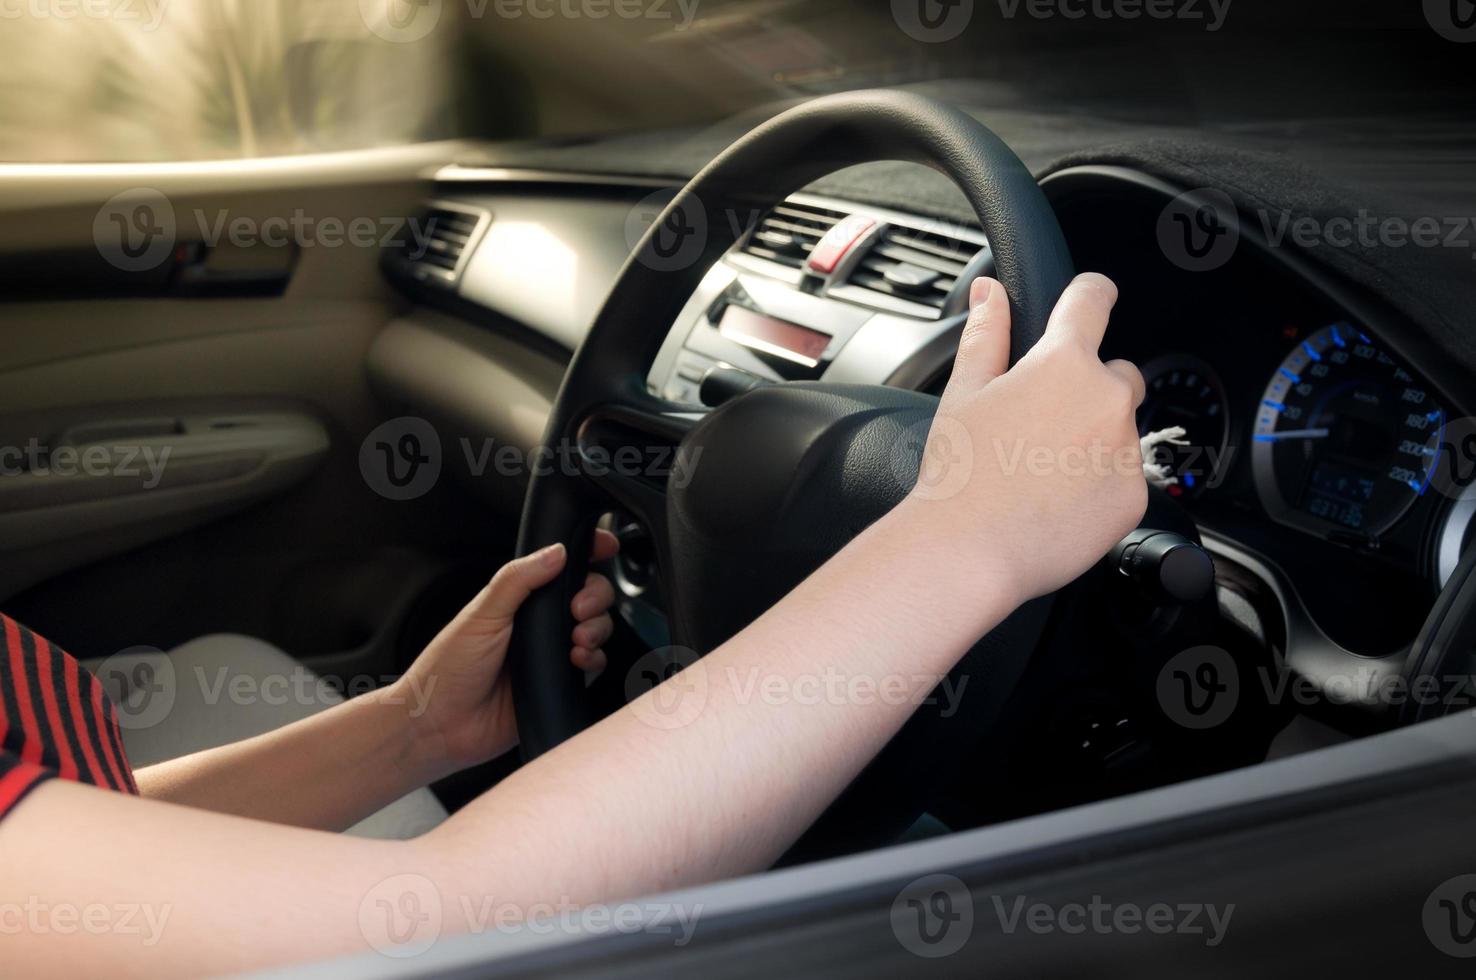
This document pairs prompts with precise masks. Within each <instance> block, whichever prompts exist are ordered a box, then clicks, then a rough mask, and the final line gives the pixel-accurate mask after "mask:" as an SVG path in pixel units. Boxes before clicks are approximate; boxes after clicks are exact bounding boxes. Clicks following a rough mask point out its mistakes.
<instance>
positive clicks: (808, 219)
mask: <svg viewBox="0 0 1476 980" xmlns="http://www.w3.org/2000/svg"><path fill="white" fill-rule="evenodd" d="M845 217H846V213H845V212H844V211H834V210H832V209H830V208H822V207H817V206H815V205H812V204H795V203H792V202H791V203H787V204H781V205H779V206H778V207H776V208H775V209H774V210H773V211H770V212H769V213H768V214H767V215H766V216H765V217H764V220H763V221H762V222H760V223H759V226H758V228H757V229H755V230H754V233H753V237H752V238H750V239H749V240H748V244H747V245H745V246H744V247H743V251H744V252H745V253H747V254H749V255H754V256H757V257H758V258H761V259H768V260H769V261H770V262H777V263H779V264H780V265H783V266H787V267H789V268H791V269H799V268H802V267H803V266H804V264H805V259H807V258H809V255H810V252H811V251H813V250H814V248H815V244H816V243H817V242H819V241H820V239H822V238H824V237H825V233H826V232H827V231H829V230H830V229H831V228H832V227H833V226H834V225H835V223H836V222H837V221H840V220H841V219H843V218H845Z"/></svg>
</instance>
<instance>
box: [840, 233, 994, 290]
mask: <svg viewBox="0 0 1476 980" xmlns="http://www.w3.org/2000/svg"><path fill="white" fill-rule="evenodd" d="M983 248H984V246H983V245H981V244H978V243H977V242H972V241H968V240H966V239H964V238H959V237H955V236H952V235H943V234H938V233H936V232H930V231H921V230H918V229H915V228H904V227H901V226H899V225H893V226H891V227H889V228H887V229H886V230H885V231H884V232H882V235H881V238H880V239H879V240H878V241H877V243H876V244H875V245H873V246H872V247H871V250H870V251H869V252H867V253H866V255H865V256H863V257H862V259H861V261H860V262H859V263H857V265H856V269H855V271H853V272H852V273H851V276H850V279H849V280H848V282H849V284H850V285H852V286H859V287H860V288H862V289H866V290H870V291H871V292H874V293H880V294H882V295H884V296H890V297H893V298H894V299H899V300H906V301H907V302H911V303H919V304H921V305H923V306H929V307H932V308H933V309H935V310H941V309H942V308H943V305H944V303H946V302H947V300H948V295H949V294H950V293H951V292H953V287H954V286H956V285H958V280H959V279H960V278H961V277H962V276H963V274H964V270H965V269H967V268H968V265H969V263H970V262H972V261H973V259H974V256H976V255H978V254H979V252H980V250H981V249H983Z"/></svg>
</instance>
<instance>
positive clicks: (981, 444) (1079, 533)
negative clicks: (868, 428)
mask: <svg viewBox="0 0 1476 980" xmlns="http://www.w3.org/2000/svg"><path fill="white" fill-rule="evenodd" d="M1116 302H1117V287H1116V286H1115V285H1113V283H1112V281H1111V280H1109V279H1107V278H1106V277H1104V276H1100V275H1096V274H1094V273H1088V274H1086V275H1082V276H1078V277H1077V278H1076V279H1075V280H1074V281H1073V282H1072V283H1071V285H1070V286H1069V287H1068V288H1067V289H1066V292H1065V293H1064V294H1063V295H1062V296H1061V300H1060V302H1059V303H1057V304H1056V309H1055V312H1053V313H1052V314H1051V319H1050V324H1049V325H1048V326H1047V328H1046V333H1045V336H1044V337H1043V338H1042V339H1041V341H1040V342H1039V343H1038V344H1036V345H1035V347H1034V348H1033V349H1032V350H1031V351H1030V353H1029V354H1027V355H1026V356H1025V357H1024V358H1022V359H1021V360H1020V362H1019V363H1018V364H1016V365H1015V366H1014V367H1013V368H1011V367H1010V366H1009V357H1010V304H1009V298H1008V296H1007V295H1006V294H1005V288H1004V286H1003V285H1001V284H1000V283H999V282H996V281H995V280H993V279H979V280H977V281H976V282H975V283H974V284H973V288H972V291H971V294H970V305H971V308H972V309H971V312H970V315H969V321H968V324H967V326H965V327H964V333H963V339H962V341H961V344H960V347H959V353H958V362H957V364H956V366H955V367H954V370H953V377H952V379H951V380H950V381H949V383H948V388H947V390H946V391H945V392H944V394H943V401H942V404H941V405H940V406H939V408H938V415H937V418H936V420H935V421H934V424H933V428H932V431H931V434H930V437H929V441H928V446H927V449H926V450H925V456H924V462H923V475H922V479H920V480H919V482H918V486H917V488H916V489H915V490H914V491H913V493H912V496H911V497H910V498H909V500H908V502H907V503H906V504H905V505H904V507H905V508H906V509H908V510H910V511H911V512H912V514H911V515H910V519H916V520H921V521H924V522H926V523H928V524H930V525H932V527H931V530H932V531H934V532H936V533H933V534H930V535H929V536H928V540H935V541H950V542H954V543H956V545H958V546H961V547H958V546H954V547H951V550H952V551H953V552H956V554H955V555H954V557H955V558H956V559H957V560H959V561H961V562H963V564H964V566H965V567H964V568H962V569H960V570H959V574H965V575H968V574H970V573H971V572H975V573H980V574H988V575H989V576H990V578H991V580H993V581H1004V582H1008V583H1011V587H1012V588H1013V589H1014V590H1015V592H1016V593H1017V594H1016V595H1014V596H1013V597H1012V598H1013V599H1014V600H1016V601H1017V602H1024V601H1026V600H1028V599H1032V598H1034V597H1036V596H1040V595H1045V594H1047V593H1050V592H1054V591H1055V590H1057V589H1059V588H1061V587H1062V586H1064V585H1066V584H1067V583H1069V582H1071V581H1073V580H1074V579H1076V578H1077V577H1079V576H1080V575H1081V574H1082V573H1084V572H1085V571H1086V570H1087V569H1088V568H1090V567H1091V566H1092V564H1093V563H1095V562H1096V561H1097V560H1098V559H1100V558H1101V557H1102V556H1103V555H1104V554H1106V553H1107V551H1108V550H1109V549H1111V547H1112V546H1113V545H1114V544H1116V543H1117V542H1118V541H1119V540H1121V539H1122V537H1123V536H1124V535H1126V534H1127V533H1128V532H1129V531H1131V530H1132V529H1133V528H1134V527H1136V526H1137V524H1138V522H1139V521H1140V520H1141V519H1142V516H1143V512H1144V510H1145V508H1146V507H1147V502H1148V487H1147V483H1146V482H1145V480H1144V478H1143V461H1142V453H1141V450H1140V448H1139V445H1138V431H1137V425H1136V422H1135V420H1134V415H1135V412H1136V410H1137V407H1138V406H1139V405H1140V404H1141V403H1142V401H1143V393H1144V387H1143V376H1142V375H1141V374H1139V372H1138V369H1137V368H1136V367H1134V366H1133V365H1132V364H1130V363H1128V362H1127V361H1111V362H1109V363H1106V364H1103V363H1102V361H1101V359H1100V358H1099V357H1098V354H1097V349H1098V347H1099V346H1100V345H1101V343H1102V337H1103V335H1104V334H1105V332H1106V330H1107V320H1108V317H1109V316H1110V315H1111V312H1112V307H1113V305H1114V304H1115V303H1116Z"/></svg>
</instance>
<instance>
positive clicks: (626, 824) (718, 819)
mask: <svg viewBox="0 0 1476 980" xmlns="http://www.w3.org/2000/svg"><path fill="white" fill-rule="evenodd" d="M930 506H933V505H932V504H929V503H925V502H915V503H911V502H910V503H909V504H908V505H905V506H904V507H902V508H900V509H899V510H897V511H895V512H894V513H893V514H891V515H888V516H887V517H886V518H884V519H883V520H882V521H881V522H879V523H878V524H877V525H876V526H874V527H873V528H871V529H870V530H868V531H867V532H866V533H864V534H863V535H861V536H860V537H858V538H857V539H856V540H855V541H854V542H852V544H851V545H850V546H848V547H847V548H846V549H845V550H844V551H842V552H841V553H840V554H839V555H838V556H837V557H836V558H835V559H833V560H832V561H831V562H829V563H828V564H827V565H826V566H825V567H823V568H822V569H820V570H819V571H818V572H816V573H815V574H814V575H813V576H812V577H811V578H810V579H809V580H807V581H806V582H805V583H804V584H802V585H801V586H800V587H799V588H797V589H796V590H795V591H794V592H793V593H791V594H790V595H789V596H787V597H786V598H785V599H784V600H783V601H782V602H780V603H779V604H778V605H777V606H775V607H774V608H773V609H772V610H770V611H769V612H768V613H767V614H765V615H764V616H763V617H761V618H760V619H759V620H758V621H757V622H755V623H754V624H753V625H751V626H750V627H749V628H748V629H746V630H744V631H743V632H742V633H741V634H740V635H739V636H737V637H735V638H734V639H733V640H732V641H730V642H729V643H727V644H725V645H724V646H723V647H721V648H719V649H718V650H716V651H714V652H713V653H712V654H710V655H709V656H707V657H706V658H704V659H703V660H701V661H699V662H698V664H697V665H696V666H694V667H691V668H689V669H688V671H687V672H684V673H683V675H682V676H680V677H678V678H676V679H675V680H674V681H672V682H669V683H671V684H677V685H685V686H686V689H687V690H689V691H690V692H691V693H689V694H688V695H687V696H686V698H685V699H684V700H683V701H682V702H679V703H678V707H677V709H676V710H675V711H673V712H670V713H668V714H667V715H664V716H663V715H657V714H653V713H652V712H651V711H650V710H647V709H649V708H650V707H651V705H650V704H649V701H650V699H652V698H654V697H659V696H661V692H652V693H651V694H648V695H646V697H645V698H644V699H643V701H646V702H648V703H647V704H645V705H643V704H642V703H641V702H639V701H638V702H636V703H635V704H633V705H631V706H628V707H626V708H625V709H622V710H621V711H619V712H617V713H616V714H614V715H612V716H611V717H610V718H608V719H606V720H605V721H603V722H601V723H600V724H599V725H596V726H595V727H594V728H592V729H590V730H589V731H587V732H585V733H584V734H582V735H580V736H579V737H577V738H574V739H572V740H571V741H569V742H568V743H566V744H564V745H563V746H561V747H559V748H558V749H557V750H555V751H554V752H552V753H550V754H549V755H548V756H546V757H545V758H543V759H540V760H539V761H538V762H536V763H535V764H533V765H530V766H527V767H525V768H524V769H522V770H520V771H519V772H518V773H516V774H515V775H514V776H512V777H510V778H509V779H508V780H507V781H505V782H504V783H503V784H502V785H500V786H499V787H498V788H497V789H496V790H495V791H494V792H492V793H491V794H489V795H488V796H486V797H484V798H482V799H481V800H479V801H477V802H476V803H474V804H473V805H472V806H470V807H468V808H467V809H466V810H465V811H463V812H462V813H460V814H458V815H457V816H456V817H454V818H453V819H452V820H451V821H449V822H448V823H447V824H446V825H445V826H444V827H442V828H441V829H439V830H437V831H436V832H434V833H433V834H432V835H430V836H429V837H427V838H425V839H423V841H422V842H421V846H423V847H425V848H428V849H429V853H430V854H431V855H432V857H433V858H435V859H438V860H440V861H441V863H442V864H443V870H442V872H441V873H442V874H443V875H445V876H446V877H447V878H448V879H451V880H457V881H458V885H459V887H461V888H464V889H467V890H475V889H476V887H477V886H478V884H479V883H487V882H492V881H495V882H496V887H497V891H498V894H499V895H500V896H504V897H507V898H508V899H509V900H513V897H514V896H522V897H523V898H524V899H526V900H528V901H540V900H553V899H559V900H567V901H571V902H575V903H579V902H588V901H600V900H607V899H614V898H619V897H622V896H630V895H636V894H644V893H649V892H652V891H656V890H661V889H666V888H671V887H678V886H682V885H686V884H691V883H695V882H700V881H707V880H712V879H716V878H721V877H724V876H728V875H733V874H740V873H744V872H749V871H754V870H758V869H761V868H763V867H766V866H768V865H769V864H771V863H772V862H773V861H774V860H775V859H776V858H778V857H779V855H781V854H782V853H783V852H784V851H785V850H786V849H787V848H788V847H789V846H790V845H791V844H792V843H793V842H794V841H795V840H796V839H797V838H798V836H799V835H800V834H801V833H802V832H803V831H804V829H805V828H806V827H808V826H809V825H810V823H812V822H813V821H814V819H815V818H816V817H818V816H819V815H820V813H821V812H822V811H823V810H824V808H825V807H826V806H827V805H829V803H830V802H831V801H832V800H833V799H834V798H835V797H836V796H837V795H838V794H839V793H840V792H841V791H842V790H843V789H844V788H845V786H846V785H847V784H848V783H849V782H850V781H851V780H852V779H853V778H854V777H855V776H856V775H857V774H858V773H859V772H860V771H861V769H862V767H863V766H864V765H865V764H866V763H867V761H868V760H870V759H871V758H872V757H873V756H874V755H875V754H876V753H877V752H878V751H879V750H880V749H881V748H882V747H883V746H884V745H885V744H886V742H887V741H888V740H889V739H890V738H891V737H892V736H893V735H894V734H895V733H896V732H897V730H898V729H900V728H901V727H902V725H903V723H904V722H905V721H906V720H907V718H908V717H909V716H910V715H911V714H912V712H913V710H914V709H915V707H916V706H917V704H919V703H920V701H921V700H922V699H923V698H924V697H926V696H927V695H928V693H929V692H930V691H931V690H932V689H933V688H934V687H935V686H936V684H937V683H938V682H939V681H940V680H941V678H942V676H943V675H944V674H946V673H947V672H948V671H949V670H950V669H951V668H952V667H953V666H954V664H955V663H957V661H958V660H959V658H961V657H962V656H963V654H964V653H965V652H967V650H968V649H969V648H970V647H971V646H972V645H973V644H974V643H975V642H976V641H977V640H978V638H979V637H980V636H981V635H983V634H984V633H985V632H987V631H988V630H989V629H990V628H992V627H993V626H994V625H996V624H997V623H998V622H999V621H1000V620H1002V619H1003V618H1004V617H1005V616H1006V615H1008V613H1009V612H1010V611H1011V609H1012V608H1013V607H1014V605H1015V602H1016V597H1015V595H1014V591H1013V585H1012V583H1011V582H1010V581H1009V580H1008V576H1007V574H1006V571H1005V570H1004V569H1003V568H1000V569H997V570H996V571H995V572H994V573H992V574H987V575H983V576H976V577H974V578H972V580H964V579H967V578H968V577H966V576H959V575H956V574H949V572H948V568H947V563H948V562H949V561H950V557H951V555H952V554H953V553H954V552H953V549H954V548H956V546H957V538H958V536H959V535H960V534H962V533H969V532H970V531H971V530H972V531H973V532H975V533H977V532H979V531H980V530H981V529H957V531H953V532H951V533H950V539H943V538H940V537H938V536H937V535H936V534H933V533H931V532H929V531H928V528H930V527H937V526H938V524H939V522H938V521H936V520H927V521H924V520H920V519H918V518H919V517H920V516H921V510H922V509H923V508H927V507H930ZM930 537H931V539H930ZM976 567H977V566H976ZM825 676H829V677H830V678H832V679H833V680H836V679H838V681H839V684H838V689H839V690H840V692H841V694H840V696H832V695H831V694H829V693H827V694H826V695H824V696H821V697H818V698H816V697H813V696H803V697H797V696H795V693H796V692H798V691H813V690H816V689H817V688H823V687H824V684H823V683H821V682H819V680H818V679H821V678H823V677H825ZM831 686H832V688H835V687H837V685H835V684H832V685H831ZM704 687H705V694H702V693H700V692H701V691H703V689H704ZM673 716H674V717H679V718H680V719H681V720H682V721H683V722H684V723H683V724H680V725H679V726H677V727H672V728H669V729H667V728H663V727H657V725H655V724H652V723H651V720H652V719H656V720H657V722H658V723H664V722H662V721H661V719H662V718H664V717H673ZM612 760H620V763H619V764H612ZM611 841H618V842H619V845H620V846H618V847H612V846H609V842H611ZM530 852H531V853H530Z"/></svg>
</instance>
